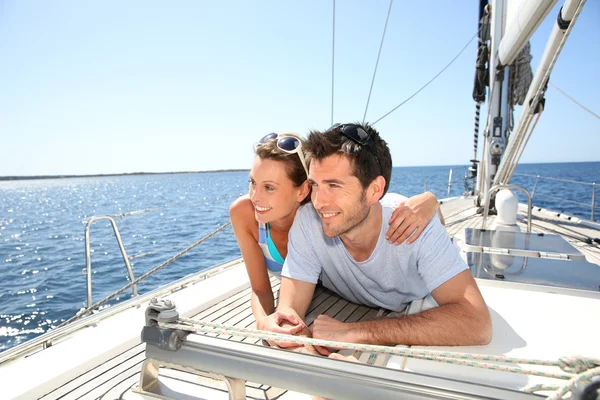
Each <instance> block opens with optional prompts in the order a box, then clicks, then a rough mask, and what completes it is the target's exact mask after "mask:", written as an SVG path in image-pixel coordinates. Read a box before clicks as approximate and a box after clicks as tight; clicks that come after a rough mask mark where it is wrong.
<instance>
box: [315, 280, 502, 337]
mask: <svg viewBox="0 0 600 400" xmlns="http://www.w3.org/2000/svg"><path fill="white" fill-rule="evenodd" d="M431 295H432V296H433V298H434V299H435V301H436V302H437V303H438V304H439V307H436V308H432V309H429V310H426V311H423V312H420V313H417V314H413V315H407V316H403V317H399V318H382V319H378V320H374V321H365V322H355V323H350V324H344V323H341V322H338V321H335V320H332V319H331V318H328V317H323V316H319V318H318V319H317V320H316V321H315V326H314V328H313V337H315V338H318V339H329V340H336V341H343V342H346V341H347V342H355V343H370V344H381V345H397V344H405V345H424V346H433V345H436V346H468V345H485V344H488V343H489V342H490V340H491V337H492V323H491V318H490V314H489V311H488V308H487V306H486V305H485V302H484V300H483V297H482V296H481V293H480V292H479V288H478V287H477V284H476V283H475V280H474V279H473V276H472V275H471V272H470V271H469V270H465V271H463V272H461V273H459V274H458V275H456V276H455V277H453V278H451V279H450V280H448V281H446V282H445V283H443V284H442V285H440V286H439V287H438V288H437V289H435V290H434V291H433V292H432V293H431Z"/></svg>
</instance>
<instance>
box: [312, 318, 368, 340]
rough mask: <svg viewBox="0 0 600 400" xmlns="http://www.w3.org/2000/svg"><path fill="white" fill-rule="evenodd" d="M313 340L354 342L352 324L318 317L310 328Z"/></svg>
mask: <svg viewBox="0 0 600 400" xmlns="http://www.w3.org/2000/svg"><path fill="white" fill-rule="evenodd" d="M312 333H313V338H315V339H323V340H332V341H334V342H351V343H352V342H356V337H357V336H356V334H355V333H356V332H355V331H354V328H353V324H352V323H345V322H340V321H338V320H336V319H333V318H331V317H328V316H327V315H323V314H321V315H319V316H318V317H317V319H316V320H315V322H314V325H313V328H312Z"/></svg>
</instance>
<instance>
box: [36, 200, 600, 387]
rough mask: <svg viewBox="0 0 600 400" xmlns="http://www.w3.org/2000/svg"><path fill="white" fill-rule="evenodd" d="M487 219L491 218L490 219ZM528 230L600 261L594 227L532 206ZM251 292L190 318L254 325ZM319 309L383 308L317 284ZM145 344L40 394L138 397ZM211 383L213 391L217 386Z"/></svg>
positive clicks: (467, 214)
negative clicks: (590, 240)
mask: <svg viewBox="0 0 600 400" xmlns="http://www.w3.org/2000/svg"><path fill="white" fill-rule="evenodd" d="M441 207H442V211H443V213H444V216H445V219H446V227H447V230H448V233H449V234H450V236H454V235H457V234H458V235H459V234H460V233H461V232H463V231H464V229H465V228H480V227H481V223H482V217H481V215H479V214H476V209H475V208H474V207H473V203H472V200H469V199H457V200H455V201H452V202H449V203H447V204H442V206H441ZM520 214H521V217H523V218H520V220H519V224H520V226H521V229H522V231H526V212H525V209H524V208H521V209H520ZM489 222H490V223H491V220H490V221H489ZM532 230H533V232H536V233H542V232H543V233H554V234H560V235H561V236H563V237H564V238H565V239H566V240H567V241H568V242H569V243H571V244H572V245H573V246H575V247H576V248H577V249H578V250H580V251H581V252H582V253H583V254H584V255H585V256H586V258H587V260H588V261H589V262H592V263H595V264H597V265H599V266H600V245H598V244H596V243H593V244H587V243H585V241H584V240H585V238H586V237H592V238H597V237H600V232H599V231H598V230H594V229H591V228H586V227H583V226H579V225H577V224H576V223H573V222H571V221H568V220H565V219H563V218H560V217H553V216H551V215H547V214H544V213H541V212H539V211H536V212H534V220H533V225H532ZM272 287H273V291H274V293H275V295H276V296H277V294H278V289H279V281H278V280H276V279H272ZM250 295H251V292H250V289H245V290H242V291H240V292H238V293H237V294H235V295H233V296H231V297H229V298H227V299H225V300H223V301H221V302H219V303H217V304H215V305H213V306H211V307H209V308H207V309H206V310H204V311H202V312H200V313H199V314H197V315H196V316H195V317H194V318H195V319H199V320H207V321H212V322H218V323H223V324H227V325H233V326H237V327H249V328H254V327H255V321H254V317H253V315H252V310H251V308H250ZM319 314H326V315H328V316H330V317H334V318H336V319H339V320H342V321H348V322H352V321H360V320H368V319H372V318H374V317H377V316H381V315H383V314H384V312H383V310H377V309H371V308H368V307H365V306H359V305H357V304H353V303H351V302H348V301H347V300H344V299H341V298H340V297H338V296H337V295H335V294H334V293H332V292H330V291H328V290H327V289H324V288H321V287H317V289H316V291H315V294H314V297H313V301H312V303H311V306H310V308H309V310H308V315H307V320H306V322H307V324H309V326H310V325H311V324H312V323H313V321H314V320H315V319H316V317H317V316H318V315H319ZM140 328H141V327H140ZM227 339H230V340H236V341H242V342H250V343H253V344H259V343H258V342H259V340H256V339H250V338H243V337H238V336H234V337H231V336H230V337H227ZM144 350H145V345H144V344H139V345H137V346H135V347H132V348H130V349H128V350H127V351H124V352H123V353H121V354H120V355H118V356H117V357H114V358H113V359H111V360H109V361H108V362H106V363H104V364H102V365H99V366H97V367H95V368H93V369H91V370H89V371H82V373H81V375H80V376H78V377H77V378H75V379H73V380H71V381H70V382H68V383H66V384H65V385H63V386H61V387H60V388H57V389H56V390H54V391H52V392H50V393H48V394H47V395H46V396H44V397H42V399H79V398H84V399H100V398H102V399H117V398H138V397H137V395H135V394H133V393H132V392H131V388H132V387H134V386H136V385H137V383H138V381H139V376H140V370H141V365H142V362H143V361H144V359H145V354H144ZM355 356H358V357H360V356H361V355H360V354H355ZM367 356H368V355H367ZM363 358H364V357H363ZM360 359H361V361H365V360H363V359H362V358H360ZM160 376H161V379H164V380H166V381H169V382H171V383H173V386H176V385H177V384H178V383H180V384H181V383H184V384H185V383H186V382H188V383H193V384H195V385H197V390H198V391H197V394H198V395H199V396H201V397H203V395H202V393H203V390H208V388H207V387H205V386H203V385H204V383H200V384H198V378H197V376H195V375H192V374H189V373H187V372H183V371H177V370H172V369H171V370H169V369H161V371H160ZM210 387H211V389H210V390H211V392H210V393H212V394H210V395H209V396H210V397H208V398H214V397H213V396H215V395H217V394H221V395H222V396H223V398H226V390H225V386H224V385H221V384H220V383H218V382H217V381H214V383H211V384H210ZM215 389H216V390H217V392H215ZM246 390H247V395H248V397H249V398H254V399H272V398H278V397H280V396H281V395H283V394H284V393H285V391H284V390H281V389H277V388H274V387H270V386H266V385H260V384H255V383H250V382H249V383H247V386H246ZM284 397H287V396H284ZM219 398H220V397H219Z"/></svg>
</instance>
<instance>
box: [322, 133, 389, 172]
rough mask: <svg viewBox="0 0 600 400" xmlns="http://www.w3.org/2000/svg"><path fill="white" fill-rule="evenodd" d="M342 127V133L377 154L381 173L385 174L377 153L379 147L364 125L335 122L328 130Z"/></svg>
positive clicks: (376, 157)
mask: <svg viewBox="0 0 600 400" xmlns="http://www.w3.org/2000/svg"><path fill="white" fill-rule="evenodd" d="M337 128H340V133H341V134H342V135H344V136H345V137H347V138H348V139H350V140H352V141H353V142H354V143H358V144H360V145H361V146H365V145H366V146H367V149H369V150H370V151H371V153H372V154H373V155H374V156H375V159H376V160H377V165H379V173H380V174H381V175H383V168H382V167H381V161H379V156H378V155H377V148H376V147H375V142H374V141H373V138H372V137H371V134H369V133H368V132H367V131H365V130H364V129H363V127H362V126H359V125H354V124H343V125H342V124H333V125H332V126H331V127H330V128H329V129H327V130H328V131H331V130H334V129H337Z"/></svg>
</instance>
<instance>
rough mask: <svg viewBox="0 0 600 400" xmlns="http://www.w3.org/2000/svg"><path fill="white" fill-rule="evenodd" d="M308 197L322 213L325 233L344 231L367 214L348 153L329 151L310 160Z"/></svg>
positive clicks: (342, 232)
mask: <svg viewBox="0 0 600 400" xmlns="http://www.w3.org/2000/svg"><path fill="white" fill-rule="evenodd" d="M308 178H309V179H308V180H309V182H310V184H311V185H312V194H311V199H312V203H313V205H314V206H315V209H316V210H317V212H318V213H319V216H320V217H321V222H322V224H323V233H325V235H326V236H327V237H330V238H332V237H336V236H340V235H343V234H345V233H347V232H349V231H350V230H352V229H353V228H355V227H356V226H358V225H360V224H361V223H362V222H363V221H364V220H365V218H367V216H368V215H369V210H370V208H371V207H370V205H369V203H368V202H367V199H366V192H365V190H363V187H362V186H361V184H360V181H359V180H358V178H357V177H356V176H354V175H353V174H352V166H351V164H350V161H349V160H348V158H347V157H344V156H342V155H337V154H336V155H332V156H329V157H327V158H325V159H323V160H322V161H316V160H313V161H312V162H311V163H310V171H309V177H308Z"/></svg>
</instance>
